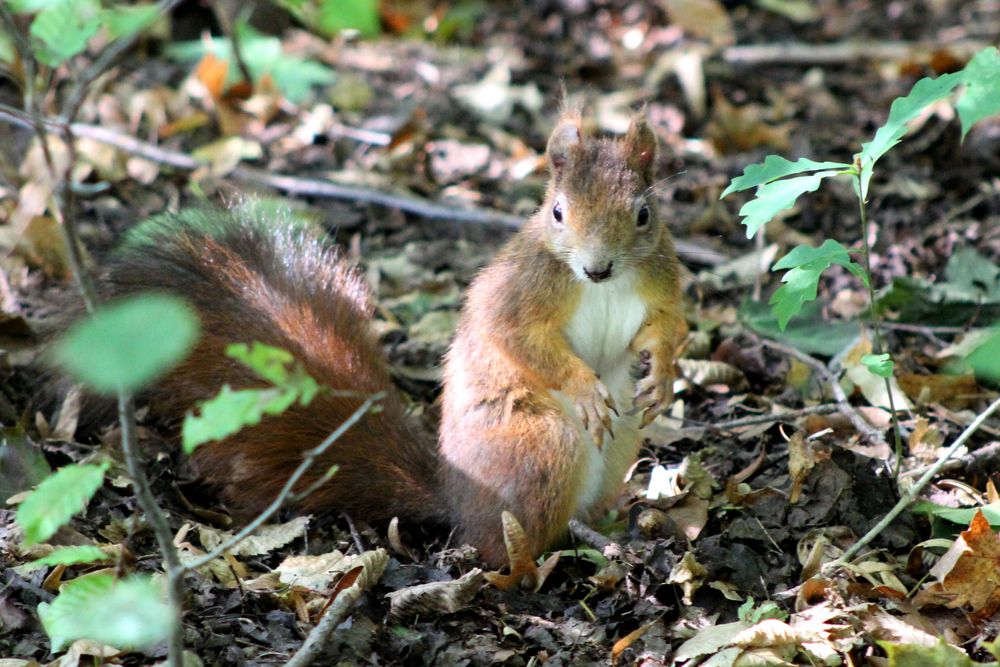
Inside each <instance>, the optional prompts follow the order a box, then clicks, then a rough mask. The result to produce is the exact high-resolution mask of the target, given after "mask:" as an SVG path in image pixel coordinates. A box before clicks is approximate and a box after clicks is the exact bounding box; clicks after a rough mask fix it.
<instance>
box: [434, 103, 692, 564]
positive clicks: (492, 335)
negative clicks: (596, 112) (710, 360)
mask: <svg viewBox="0 0 1000 667" xmlns="http://www.w3.org/2000/svg"><path fill="white" fill-rule="evenodd" d="M566 144H568V147H567V145H566ZM549 154H550V159H551V162H552V163H553V165H554V168H553V178H552V181H551V183H550V186H549V189H548V191H547V194H546V197H545V201H544V202H543V204H542V206H541V209H540V210H539V212H538V213H537V214H536V215H535V216H534V217H533V218H532V219H531V220H530V221H529V222H528V223H527V224H526V225H525V227H524V228H523V229H522V230H521V231H520V232H519V233H518V234H517V235H516V236H515V237H514V238H513V239H512V240H511V241H510V242H509V243H508V245H507V246H506V247H505V248H504V249H503V250H502V251H501V252H500V253H499V255H498V256H497V257H496V258H495V259H494V260H493V262H492V263H491V264H490V265H489V266H488V267H487V268H486V269H484V270H483V272H482V273H481V274H480V275H479V276H478V277H477V278H476V280H475V281H474V283H473V285H472V287H471V288H470V289H469V293H468V296H467V301H466V304H465V308H464V310H463V313H462V318H461V321H460V324H459V328H458V331H457V333H456V336H455V340H454V342H453V344H452V347H451V349H450V351H449V352H448V360H447V364H446V369H445V370H446V372H445V385H444V396H443V413H442V425H441V433H440V438H439V439H440V445H441V454H442V459H443V464H444V467H443V470H442V474H443V476H444V481H445V489H446V493H445V497H447V498H449V499H450V500H451V515H452V520H453V521H454V522H455V523H456V525H457V526H459V528H460V529H461V537H462V538H463V539H465V540H467V541H468V542H470V543H472V544H475V545H476V546H477V547H478V548H479V550H480V553H481V554H482V555H483V557H484V558H485V559H486V560H487V561H493V562H497V561H500V560H502V558H503V553H504V545H503V536H502V532H501V528H500V513H501V511H502V510H508V511H510V512H512V513H513V514H514V515H515V516H516V517H517V518H518V519H519V520H520V522H521V523H522V524H523V526H524V528H525V532H526V535H527V537H528V539H529V542H530V546H531V549H532V550H533V551H534V552H535V553H538V552H541V551H542V550H544V549H546V548H548V547H550V546H551V545H552V544H553V542H554V541H555V540H556V539H558V538H559V536H560V535H562V534H563V533H564V532H565V530H566V525H567V522H568V520H569V519H570V518H571V517H572V516H573V515H574V514H575V513H576V507H575V504H576V501H577V495H578V492H579V491H580V489H581V487H582V485H584V484H585V480H584V479H583V477H584V476H585V475H586V473H587V470H585V469H584V468H585V463H584V461H585V456H584V448H585V447H587V446H588V444H587V443H586V442H584V441H583V439H582V438H581V436H580V434H579V432H578V429H577V428H576V427H575V426H574V423H573V416H572V415H570V414H567V412H566V410H565V408H564V406H563V405H562V404H561V403H560V402H559V401H558V400H557V399H556V398H554V397H553V394H552V390H557V391H560V392H562V393H564V394H566V395H568V396H570V397H571V398H573V399H575V400H576V401H577V404H578V405H579V404H581V403H582V404H584V405H587V404H590V403H594V402H595V401H599V399H596V398H595V393H594V392H595V386H597V385H598V384H599V383H600V380H599V378H598V377H597V376H596V375H595V371H594V369H592V368H590V367H589V366H588V365H587V364H586V363H585V362H584V361H583V360H582V359H581V358H580V357H579V356H577V354H576V353H575V352H574V350H573V349H572V347H571V345H570V342H569V340H568V339H567V336H566V335H565V331H566V329H567V326H568V322H569V319H570V318H571V317H572V315H573V313H574V311H575V309H576V308H577V307H578V304H579V301H580V298H581V289H582V285H583V282H581V280H580V279H579V278H578V277H577V276H575V275H574V272H573V270H572V269H571V268H570V266H569V263H570V255H571V254H572V253H573V252H575V251H577V250H578V249H579V248H580V247H581V246H582V245H584V244H592V245H593V247H594V248H595V249H596V252H597V254H598V255H600V254H601V253H605V252H609V253H610V255H609V256H611V255H613V256H614V257H615V261H616V262H618V264H619V266H622V265H624V266H626V267H627V268H628V269H630V270H632V271H634V272H635V275H636V278H635V283H636V291H637V292H638V294H639V297H640V298H641V299H642V301H643V302H644V303H645V304H646V308H647V316H646V319H645V321H644V322H643V324H642V326H641V328H640V329H639V331H638V333H637V334H636V336H635V338H634V340H633V341H632V345H631V347H632V351H633V352H634V353H635V354H636V355H638V354H639V353H640V352H644V351H645V352H647V353H648V354H649V355H650V363H649V365H650V373H649V374H648V375H647V377H646V378H645V379H644V380H640V385H639V389H640V390H642V391H640V392H639V393H644V394H645V395H646V396H650V395H654V394H655V395H656V396H657V401H656V404H655V405H654V406H652V407H653V408H655V409H656V410H657V411H658V410H660V409H662V408H663V407H665V406H666V402H667V401H668V400H669V397H670V383H671V381H672V378H673V353H674V349H675V347H676V344H677V342H678V339H679V337H680V336H681V335H682V334H683V331H684V326H685V325H684V321H683V317H682V315H681V308H680V293H679V285H678V271H679V265H678V263H677V259H676V257H675V255H674V250H673V242H672V240H671V238H670V234H669V232H668V231H667V230H666V228H665V226H663V224H662V223H660V222H659V221H656V220H655V210H651V214H652V217H653V218H654V222H653V224H654V225H657V227H656V228H655V229H654V230H653V232H652V236H651V235H650V234H645V235H640V234H638V233H636V230H635V222H634V211H633V201H634V200H635V197H636V196H639V195H641V194H642V193H643V192H644V191H645V190H646V189H647V188H649V187H650V186H651V185H652V180H651V179H652V168H651V167H652V161H653V156H654V155H655V139H653V138H652V134H651V133H650V132H649V131H648V129H647V128H645V126H644V125H643V124H641V123H640V124H634V125H633V127H632V129H631V130H630V133H629V135H628V136H627V137H626V138H625V139H624V140H623V141H606V140H587V139H584V138H581V137H580V135H579V119H578V118H577V117H576V116H574V115H569V116H567V117H566V118H564V120H563V121H562V123H561V124H560V125H559V127H557V128H556V130H555V132H553V138H552V139H551V140H550V144H549ZM556 201H559V202H560V205H561V206H562V207H564V208H565V209H566V210H565V211H564V212H563V213H564V215H565V216H566V218H567V219H566V220H565V225H564V229H562V230H559V231H555V232H554V231H553V225H552V223H551V222H550V218H551V216H552V215H553V205H554V204H555V202H556ZM647 205H648V206H650V207H651V209H652V208H653V201H652V197H650V198H649V200H648V201H647ZM640 246H643V247H641V248H640ZM647 388H648V389H649V391H648V392H647V391H645V390H646V389H647ZM631 407H632V406H631V405H618V406H617V409H618V410H619V411H625V410H628V409H630V408H631ZM651 414H652V413H651ZM600 430H601V429H600V428H598V431H599V432H600ZM595 438H596V439H597V440H600V436H599V435H598V436H595ZM621 440H624V439H623V438H619V439H618V440H615V439H611V440H610V442H609V443H606V444H604V446H603V448H604V456H605V469H604V477H603V478H602V479H601V480H600V485H599V492H598V494H597V498H598V499H597V501H596V502H595V503H593V505H592V506H591V507H590V508H589V509H588V511H587V514H589V515H594V514H598V513H600V512H601V511H603V510H606V508H607V507H608V506H609V505H610V503H612V502H613V501H614V499H615V497H616V496H617V494H619V493H620V491H621V486H622V484H623V478H624V475H625V472H626V470H627V468H628V467H629V466H630V465H631V464H632V463H633V462H634V460H635V457H636V455H637V453H638V447H639V444H640V443H639V439H638V437H637V436H634V437H632V438H631V439H629V440H628V441H624V442H622V441H621Z"/></svg>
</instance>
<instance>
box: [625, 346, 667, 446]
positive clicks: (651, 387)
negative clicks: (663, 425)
mask: <svg viewBox="0 0 1000 667" xmlns="http://www.w3.org/2000/svg"><path fill="white" fill-rule="evenodd" d="M639 359H640V363H641V366H642V367H643V368H644V370H645V373H644V374H643V376H642V377H641V378H639V380H638V381H637V382H636V383H635V393H634V394H633V396H632V405H633V407H632V409H631V410H629V412H628V414H629V415H630V416H631V415H637V414H639V413H642V417H641V418H640V420H639V428H645V427H646V426H648V425H649V424H650V423H651V422H652V421H653V420H654V419H656V415H658V414H660V413H662V412H664V411H665V410H666V409H667V407H668V406H669V405H670V402H671V401H672V400H673V394H674V391H673V377H672V373H670V372H669V371H670V369H672V365H671V364H665V363H662V362H661V361H659V360H658V359H657V358H656V357H654V356H653V355H651V354H649V353H648V352H647V351H645V350H644V351H643V352H642V353H640V355H639Z"/></svg>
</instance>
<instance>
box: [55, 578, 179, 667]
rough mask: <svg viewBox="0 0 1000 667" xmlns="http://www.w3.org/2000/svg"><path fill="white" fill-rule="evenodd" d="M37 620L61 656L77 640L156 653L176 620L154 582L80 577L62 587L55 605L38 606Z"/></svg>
mask: <svg viewBox="0 0 1000 667" xmlns="http://www.w3.org/2000/svg"><path fill="white" fill-rule="evenodd" d="M38 616H39V618H40V619H41V620H42V626H43V627H44V628H45V632H46V633H47V634H48V635H49V639H51V640H52V651H53V652H58V651H60V650H62V648H63V647H65V646H67V645H68V644H70V643H71V642H73V641H75V640H77V639H91V640H93V641H98V642H101V643H102V644H108V645H110V646H114V647H115V648H120V649H127V648H134V649H145V648H152V647H153V646H156V645H157V644H159V643H160V642H162V641H164V640H165V639H166V638H167V637H168V636H169V635H170V631H171V629H172V628H173V625H174V623H175V622H176V618H175V616H176V614H175V613H174V610H173V609H171V608H170V605H168V604H167V603H166V602H165V601H164V600H163V595H162V592H161V590H160V587H159V586H158V585H156V583H155V582H153V580H152V579H150V578H149V577H131V578H128V579H121V580H117V581H116V580H115V578H114V577H112V576H111V575H109V574H93V575H88V576H83V577H79V578H77V579H74V580H73V581H70V582H67V583H65V584H63V586H62V587H61V588H60V591H59V596H58V597H56V598H55V599H54V600H53V601H52V602H50V603H46V602H42V603H40V604H39V605H38Z"/></svg>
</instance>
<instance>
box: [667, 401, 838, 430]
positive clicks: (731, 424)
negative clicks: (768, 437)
mask: <svg viewBox="0 0 1000 667" xmlns="http://www.w3.org/2000/svg"><path fill="white" fill-rule="evenodd" d="M840 409H841V406H840V404H839V403H823V404H821V405H809V406H806V407H804V408H797V409H795V410H786V411H785V412H778V413H774V412H769V413H767V414H765V415H753V416H750V417H740V418H739V419H731V420H729V421H724V422H713V423H704V424H702V425H701V426H686V427H684V428H682V429H678V431H677V432H679V433H684V432H685V431H690V432H695V431H703V430H705V429H707V428H708V429H715V430H719V431H728V430H729V429H734V428H739V427H741V426H753V425H754V424H766V423H768V422H780V421H790V420H793V419H798V418H799V417H806V416H808V415H825V414H829V413H831V412H839V411H840ZM686 421H689V422H691V423H696V424H700V423H701V422H695V421H693V420H686Z"/></svg>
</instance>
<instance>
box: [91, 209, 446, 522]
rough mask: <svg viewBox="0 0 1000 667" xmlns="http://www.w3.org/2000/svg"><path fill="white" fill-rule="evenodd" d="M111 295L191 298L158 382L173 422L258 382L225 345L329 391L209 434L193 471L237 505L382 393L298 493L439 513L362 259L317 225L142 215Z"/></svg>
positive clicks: (257, 501) (113, 265)
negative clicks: (376, 326)
mask: <svg viewBox="0 0 1000 667" xmlns="http://www.w3.org/2000/svg"><path fill="white" fill-rule="evenodd" d="M104 286H105V290H106V293H107V296H108V297H112V298H113V297H115V296H122V295H125V294H132V293H136V292H140V291H146V290H159V291H167V292H171V293H174V294H177V295H179V296H181V297H183V298H185V299H187V300H188V301H189V302H190V303H191V304H192V305H193V306H194V307H195V309H196V310H197V312H198V314H199V316H200V318H201V324H202V336H201V339H200V341H199V343H198V344H197V345H196V347H195V349H194V350H193V352H192V353H191V355H190V356H189V357H188V358H187V360H186V361H184V362H183V363H182V364H181V365H180V366H179V367H178V368H177V369H176V370H174V371H173V372H172V373H170V375H168V376H167V377H166V378H164V379H162V380H160V381H159V382H158V383H157V384H156V386H155V387H153V388H152V390H151V392H150V400H151V404H152V408H153V411H154V414H157V415H159V416H162V417H164V418H167V419H176V420H179V419H180V418H181V417H182V416H183V414H184V413H185V412H186V411H187V410H189V409H191V408H192V407H193V406H194V405H195V404H196V403H197V402H198V401H200V400H204V399H206V398H210V397H211V396H213V395H214V394H215V393H216V392H218V390H219V389H220V388H221V387H222V386H223V385H224V384H228V385H230V386H231V387H232V388H234V389H238V388H245V387H253V386H261V385H262V382H261V380H260V379H259V378H257V377H256V376H255V375H254V374H253V373H252V372H251V371H250V370H248V369H246V368H245V367H244V366H242V365H241V364H240V363H238V362H236V361H234V360H232V359H230V358H229V357H227V356H225V354H224V351H225V348H226V346H228V345H229V344H231V343H251V342H253V341H260V342H262V343H266V344H267V345H272V346H275V347H280V348H283V349H285V350H288V351H289V352H291V353H292V354H293V355H294V356H295V358H296V359H297V360H298V361H300V362H301V363H302V364H303V366H304V367H305V369H306V371H307V372H308V373H309V374H310V375H312V376H313V377H314V378H315V379H316V380H317V382H319V383H321V384H323V385H326V386H327V387H330V388H331V389H334V390H347V391H352V392H357V393H358V394H359V395H360V397H345V396H336V395H331V394H330V393H326V392H321V393H320V394H319V395H318V396H317V397H316V398H315V399H313V401H312V403H311V404H310V405H309V406H308V407H305V408H303V407H301V406H298V405H296V406H294V407H292V408H290V409H289V410H288V411H286V412H285V413H283V414H281V415H278V416H265V417H264V419H263V420H262V422H261V423H260V424H259V425H257V426H253V427H248V428H245V429H243V430H242V431H240V432H239V433H237V434H235V435H233V436H231V437H229V438H227V439H226V440H223V441H220V442H215V443H210V444H207V445H202V446H201V447H200V448H199V449H198V450H197V451H196V452H195V454H194V457H193V459H194V464H195V467H196V470H197V472H198V473H199V474H200V475H202V476H203V477H204V478H205V479H206V480H207V481H208V482H210V483H211V484H213V485H214V486H217V487H218V488H219V489H220V492H221V495H222V497H223V499H224V500H225V502H226V503H227V504H228V505H229V506H230V507H231V508H232V509H233V510H234V511H235V512H236V513H237V514H241V515H250V514H253V513H256V512H257V511H259V510H261V509H262V508H263V507H265V506H266V505H267V504H268V503H270V502H271V501H272V500H273V499H274V497H275V496H276V495H277V493H278V491H279V489H280V488H281V487H282V486H283V485H284V484H285V482H286V480H287V479H288V476H289V475H290V474H291V472H292V471H293V470H294V469H295V468H296V466H298V465H299V463H300V462H301V460H302V455H303V453H304V452H305V451H306V450H308V449H310V448H312V447H315V446H316V445H317V444H319V443H320V442H321V441H322V440H323V439H324V438H325V437H327V435H329V434H330V433H331V432H332V431H333V430H334V429H336V428H337V427H338V426H339V425H340V424H341V423H343V421H344V420H345V419H347V418H348V417H349V416H350V415H351V413H353V412H354V410H355V409H356V408H357V407H358V406H359V405H360V404H361V403H362V401H363V400H364V398H363V396H364V395H365V394H371V393H374V392H378V391H386V392H387V397H386V398H385V399H384V400H383V401H382V411H381V412H379V413H375V414H368V415H366V416H365V417H363V418H362V419H361V420H360V421H359V422H358V423H357V424H355V425H354V426H353V427H351V428H350V429H349V430H348V431H347V432H346V433H345V434H344V436H343V437H341V438H340V440H339V441H337V442H336V443H334V444H333V446H332V447H331V448H330V449H329V450H328V451H327V452H326V454H325V455H324V457H323V458H322V459H321V460H318V461H317V462H316V464H315V465H314V466H313V467H312V469H311V470H310V472H309V473H308V474H307V475H306V477H305V478H304V479H303V480H302V482H301V488H305V487H307V486H309V485H310V484H312V483H313V482H314V481H316V480H317V479H318V478H319V477H320V476H322V475H323V474H324V472H325V471H326V470H327V469H328V468H329V467H330V466H331V465H334V464H335V465H337V466H339V469H338V472H337V474H336V475H334V477H333V478H332V479H331V480H330V481H328V482H327V483H325V484H323V485H322V486H321V487H320V488H319V489H318V490H317V491H315V492H314V493H312V494H311V495H310V496H309V497H307V498H306V499H304V500H303V501H302V502H301V503H300V504H299V506H300V507H302V508H303V509H305V510H307V511H315V510H323V509H338V510H343V511H346V512H348V513H350V514H352V515H354V516H356V517H358V518H364V519H382V518H387V517H391V516H405V517H412V518H415V519H434V518H438V517H437V506H438V503H435V502H433V501H432V493H433V489H434V488H435V486H436V478H437V465H438V464H437V454H436V446H437V445H436V442H435V439H434V437H433V435H432V434H431V433H430V432H429V431H428V430H427V429H426V428H424V427H423V425H422V424H420V423H418V422H417V420H415V419H412V418H410V417H408V416H407V415H406V414H405V409H404V405H403V402H402V399H401V398H400V396H399V395H398V393H397V392H396V391H395V390H394V389H393V387H392V381H391V378H390V375H389V370H388V365H387V362H386V360H385V358H384V355H383V353H382V351H381V349H380V348H379V346H378V343H377V340H376V338H375V336H374V334H373V332H372V330H371V326H370V322H371V313H372V309H373V296H372V293H371V289H370V288H369V287H368V285H367V284H366V283H365V281H364V279H363V277H362V276H361V275H360V273H359V271H358V270H357V269H355V268H354V267H353V266H351V265H350V263H349V262H348V261H347V260H345V259H344V258H343V257H341V256H340V253H339V252H338V251H337V249H335V248H334V247H332V246H331V245H330V244H328V243H327V242H325V241H324V240H323V239H322V238H321V237H320V236H319V235H318V234H316V233H314V232H312V231H311V230H309V229H307V228H305V226H303V225H301V224H298V223H297V222H295V221H293V220H291V219H289V218H288V216H285V217H282V216H281V215H280V214H278V215H276V214H274V213H273V212H272V213H264V212H261V211H255V210H254V207H253V206H243V207H238V208H236V209H234V210H232V211H224V210H214V209H207V210H206V209H194V210H187V211H183V212H181V213H178V214H175V215H163V216H159V217H156V218H153V219H151V220H148V221H146V222H144V223H142V224H141V225H140V226H138V227H137V228H136V229H134V230H132V232H131V233H130V234H129V235H128V236H127V237H126V240H125V242H124V244H123V245H122V247H121V248H120V249H119V250H118V251H117V252H116V253H115V255H114V256H113V257H112V259H111V262H110V264H109V269H108V273H107V278H106V280H105V282H104Z"/></svg>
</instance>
